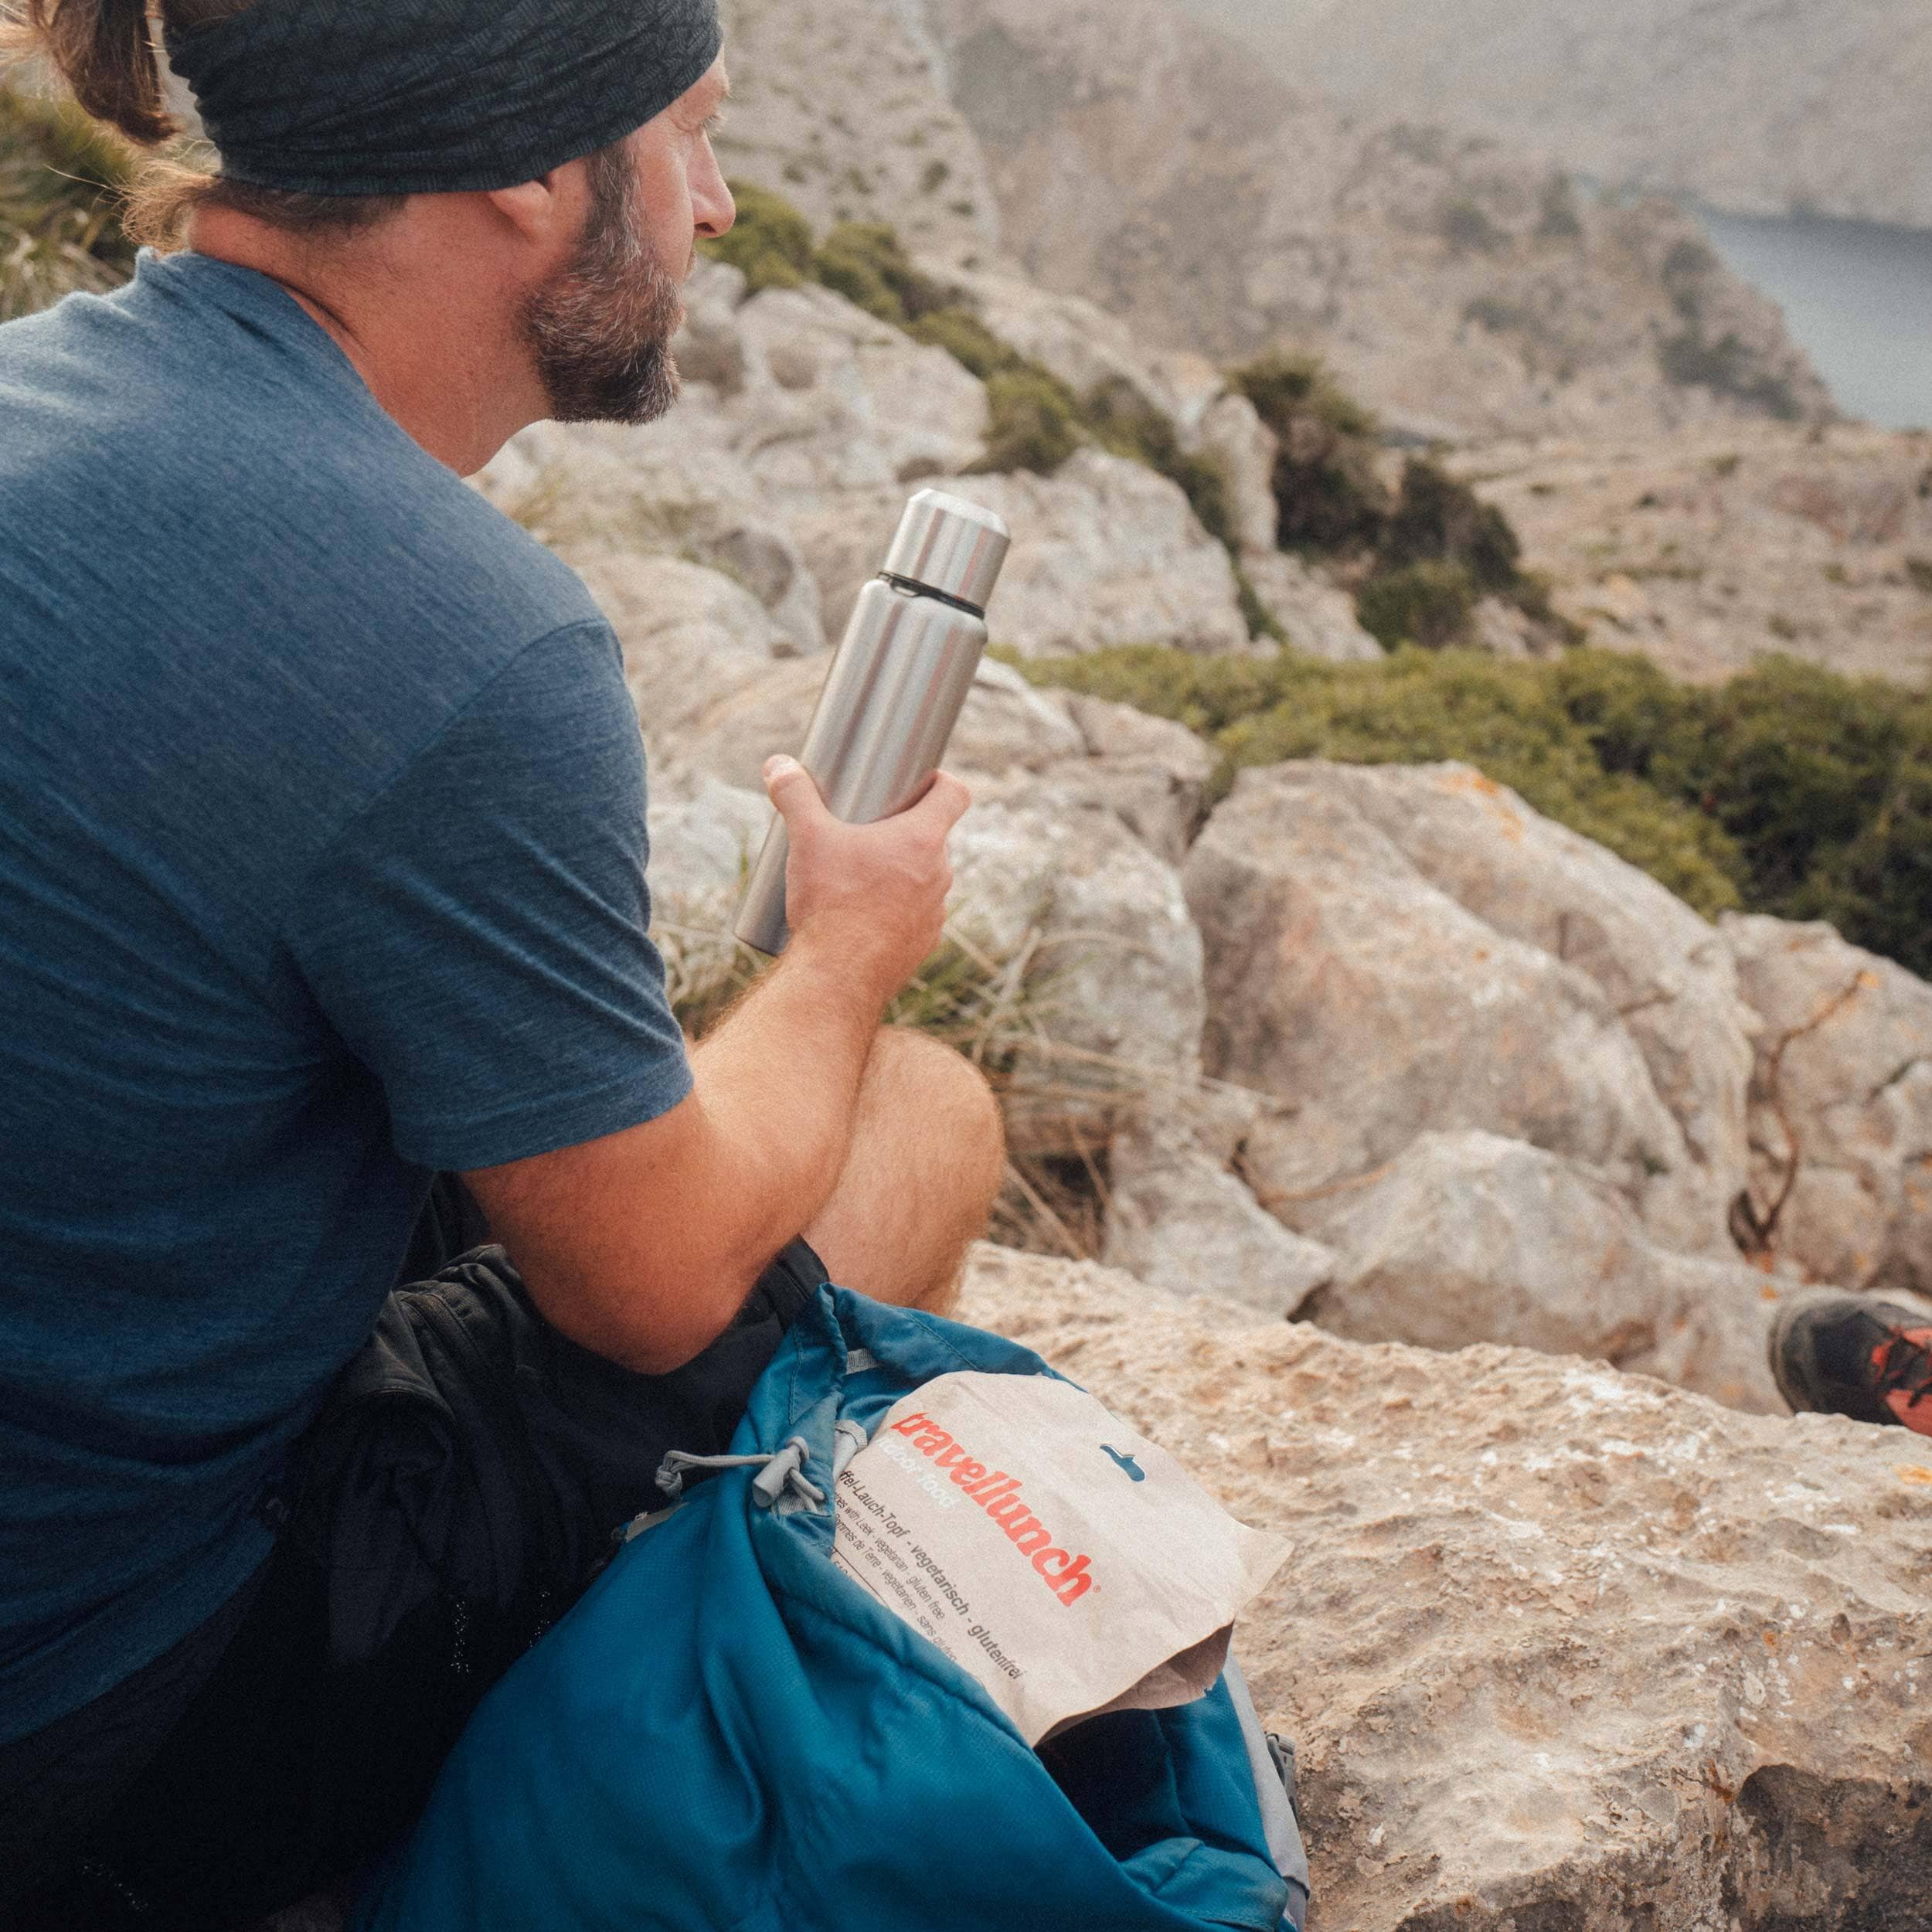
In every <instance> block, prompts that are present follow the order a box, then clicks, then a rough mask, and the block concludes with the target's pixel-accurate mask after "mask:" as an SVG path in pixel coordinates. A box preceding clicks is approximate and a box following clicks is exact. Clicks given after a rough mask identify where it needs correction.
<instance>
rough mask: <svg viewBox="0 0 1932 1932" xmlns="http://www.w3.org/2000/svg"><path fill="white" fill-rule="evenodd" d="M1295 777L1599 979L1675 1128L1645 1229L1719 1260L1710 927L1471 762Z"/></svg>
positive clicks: (1320, 771)
mask: <svg viewBox="0 0 1932 1932" xmlns="http://www.w3.org/2000/svg"><path fill="white" fill-rule="evenodd" d="M1295 770H1296V771H1297V773H1298V784H1301V786H1303V787H1315V788H1317V789H1318V790H1319V791H1321V793H1322V794H1324V795H1325V796H1326V797H1328V798H1331V799H1333V800H1335V801H1338V802H1342V803H1344V804H1345V805H1346V806H1347V807H1349V808H1352V809H1353V810H1354V811H1358V812H1359V813H1360V814H1361V815H1362V818H1365V819H1366V820H1367V821H1368V822H1369V824H1371V825H1373V826H1374V827H1375V828H1376V830H1377V831H1379V832H1382V833H1383V835H1385V836H1386V838H1389V840H1390V841H1391V842H1393V844H1394V845H1396V847H1397V848H1399V849H1400V851H1401V852H1402V855H1403V857H1404V858H1405V859H1407V860H1408V861H1409V862H1410V864H1411V865H1413V866H1414V867H1415V868H1416V869H1417V871H1418V872H1420V873H1421V875H1422V876H1423V878H1425V879H1427V880H1428V881H1429V883H1430V884H1431V885H1433V886H1436V887H1437V888H1438V889H1440V890H1441V891H1443V892H1445V893H1447V894H1448V895H1449V896H1450V897H1451V898H1452V899H1453V900H1455V901H1456V903H1458V905H1459V906H1462V907H1463V908H1464V910H1465V911H1468V912H1470V913H1474V914H1475V917H1477V918H1478V919H1480V920H1481V921H1482V922H1483V923H1484V924H1485V925H1486V926H1488V927H1492V928H1493V929H1494V930H1495V931H1497V932H1499V933H1504V934H1508V935H1509V937H1510V938H1512V939H1515V940H1522V942H1523V943H1524V944H1526V945H1531V946H1534V947H1536V948H1537V949H1538V950H1539V951H1542V952H1543V953H1546V954H1548V955H1549V957H1552V958H1553V959H1556V960H1559V961H1562V962H1563V964H1566V965H1569V966H1573V967H1574V968H1576V969H1577V971H1579V972H1581V973H1583V974H1584V975H1586V976H1587V977H1588V978H1590V979H1592V980H1594V981H1595V982H1596V984H1597V985H1598V986H1599V987H1600V988H1601V989H1602V991H1603V993H1604V997H1605V998H1607V1000H1608V1001H1609V1002H1611V1005H1612V1006H1613V1007H1614V1009H1616V1012H1617V1015H1618V1017H1619V1018H1620V1019H1621V1020H1622V1022H1623V1024H1624V1029H1625V1030H1626V1031H1627V1032H1628V1033H1629V1035H1630V1037H1631V1039H1633V1040H1634V1042H1635V1043H1636V1045H1637V1048H1638V1051H1639V1052H1640V1053H1641V1054H1642V1055H1643V1056H1644V1063H1645V1066H1647V1067H1648V1069H1649V1071H1650V1077H1651V1083H1652V1085H1653V1086H1654V1087H1655V1089H1656V1090H1657V1093H1658V1097H1660V1098H1661V1099H1662V1101H1663V1102H1664V1104H1665V1106H1666V1107H1668V1108H1669V1110H1670V1111H1671V1114H1672V1116H1673V1117H1674V1118H1675V1121H1676V1122H1677V1125H1678V1128H1679V1131H1680V1134H1681V1140H1682V1147H1681V1150H1680V1151H1671V1152H1668V1154H1666V1153H1665V1150H1664V1149H1662V1148H1659V1149H1658V1150H1657V1151H1658V1153H1659V1154H1660V1155H1664V1156H1665V1158H1668V1160H1669V1161H1670V1162H1671V1164H1672V1174H1671V1175H1669V1176H1668V1177H1667V1178H1666V1179H1665V1182H1664V1183H1663V1184H1661V1185H1658V1186H1655V1187H1652V1188H1650V1189H1647V1190H1646V1214H1647V1217H1648V1219H1649V1220H1650V1223H1651V1230H1652V1232H1653V1233H1655V1234H1658V1235H1659V1236H1662V1238H1663V1239H1664V1240H1665V1241H1666V1243H1668V1245H1670V1246H1672V1247H1682V1248H1687V1249H1692V1250H1710V1251H1712V1252H1714V1253H1723V1254H1726V1255H1729V1254H1730V1253H1733V1244H1732V1242H1731V1240H1730V1236H1729V1233H1728V1232H1727V1218H1726V1217H1727V1216H1728V1214H1729V1213H1730V1207H1731V1205H1732V1203H1733V1202H1734V1201H1735V1200H1736V1198H1737V1196H1738V1194H1739V1192H1740V1191H1741V1190H1742V1189H1743V1186H1744V1184H1745V1174H1746V1166H1747V1151H1746V1123H1745V1114H1746V1107H1745V1090H1746V1087H1747V1083H1748V1082H1749V1080H1750V1072H1751V1065H1752V1048H1751V1034H1752V1032H1753V1031H1754V1030H1755V1029H1756V1027H1757V1016H1756V1015H1755V1014H1754V1013H1753V1012H1752V1011H1751V1010H1750V1004H1749V1003H1747V1002H1741V1001H1740V997H1739V991H1738V976H1737V971H1736V966H1735V964H1734V963H1733V959H1732V957H1731V951H1730V947H1728V946H1726V944H1725V941H1724V939H1723V937H1722V936H1721V935H1720V934H1719V932H1718V930H1717V929H1716V927H1713V926H1712V925H1711V924H1710V923H1709V921H1707V920H1704V919H1702V918H1700V917H1699V916H1698V915H1697V914H1696V913H1694V912H1692V910H1691V909H1690V908H1689V906H1686V905H1685V904H1684V903H1683V902H1682V900H1679V899H1677V898H1675V897H1673V896H1672V894H1671V893H1669V892H1668V891H1667V890H1666V889H1665V888H1664V887H1663V886H1660V885H1659V884H1658V883H1657V881H1656V880H1655V879H1652V878H1651V876H1650V875H1649V874H1648V872H1640V871H1639V870H1638V869H1637V867H1635V866H1632V865H1630V864H1628V863H1627V862H1625V861H1624V860H1623V859H1619V858H1618V857H1617V855H1616V854H1615V853H1614V852H1607V851H1606V850H1605V849H1604V847H1602V846H1601V845H1597V844H1595V843H1594V842H1592V841H1591V840H1590V839H1587V838H1583V837H1581V836H1580V835H1578V834H1577V833H1576V832H1571V831H1570V830H1569V829H1568V828H1567V827H1566V826H1563V825H1558V824H1556V822H1555V821H1553V820H1552V819H1549V818H1543V817H1541V816H1540V815H1538V814H1537V813H1536V812H1534V811H1531V810H1530V808H1529V807H1528V806H1527V805H1526V804H1524V803H1523V801H1522V799H1521V798H1518V797H1517V795H1516V794H1515V793H1514V792H1513V791H1507V790H1505V788H1504V787H1502V786H1501V785H1498V784H1495V783H1494V782H1493V781H1492V780H1490V779H1488V778H1485V777H1484V776H1483V775H1482V774H1481V772H1479V771H1476V770H1473V769H1471V767H1469V766H1467V765H1461V764H1442V765H1415V766H1406V765H1373V766H1370V765H1338V764H1312V763H1311V764H1304V765H1299V766H1298V767H1295ZM1928 1144H1932V1143H1928Z"/></svg>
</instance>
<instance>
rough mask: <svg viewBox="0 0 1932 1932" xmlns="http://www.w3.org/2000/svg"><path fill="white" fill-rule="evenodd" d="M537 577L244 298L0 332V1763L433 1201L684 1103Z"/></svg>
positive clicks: (584, 697) (279, 295)
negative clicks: (440, 1190)
mask: <svg viewBox="0 0 1932 1932" xmlns="http://www.w3.org/2000/svg"><path fill="white" fill-rule="evenodd" d="M644 777H645V773H644V756H643V750H642V746H641V740H640V737H639V734H638V724H637V719H636V714H635V713H634V711H633V709H632V708H631V702H630V699H629V698H628V695H627V694H626V692H625V689H624V679H623V675H622V667H621V663H620V661H619V651H618V647H617V641H616V639H615V638H614V636H613V634H612V633H611V630H610V628H609V626H608V625H607V624H606V623H605V621H604V619H603V617H601V616H600V614H599V613H598V611H597V607H596V606H595V604H594V603H593V602H592V601H591V599H590V596H589V594H587V591H586V590H584V588H583V585H582V584H581V583H580V582H579V581H578V580H577V577H575V576H574V575H573V573H571V572H570V570H567V569H566V567H565V566H563V564H562V563H560V562H558V561H557V560H556V558H554V557H553V556H550V555H549V553H547V552H546V551H545V550H543V549H542V548H541V547H540V546H539V545H537V544H536V543H533V542H532V540H531V539H529V537H528V536H526V535H525V534H524V533H523V532H522V531H521V530H519V529H517V528H516V526H515V525H514V524H512V523H511V522H509V520H508V519H505V518H504V517H503V516H502V515H500V514H499V513H498V512H497V511H496V510H495V509H492V507H491V506H490V505H488V503H486V502H485V501H484V500H483V499H482V498H481V497H480V496H478V495H476V494H475V493H474V492H473V491H471V490H470V489H469V488H467V487H466V486H465V485H464V484H463V483H462V482H461V481H459V480H458V478H457V477H456V476H455V475H454V474H452V473H451V471H448V470H447V469H446V468H444V467H443V466H442V465H441V464H439V463H437V462H436V461H434V459H433V458H431V457H430V456H428V455H427V454H425V453H424V452H423V451H422V450H421V449H420V448H419V447H417V444H415V443H413V441H411V440H410V438H409V437H407V436H406V434H404V433H403V430H401V429H400V428H399V427H397V426H396V423H393V421H392V420H390V419H389V417H387V416H386V415H385V414H384V413H383V411H382V410H381V409H380V408H379V406H378V405H377V404H376V401H375V400H374V399H373V397H372V396H371V394H370V393H369V390H368V389H366V387H365V386H364V385H363V383H362V381H361V379H359V377H358V376H357V375H356V373H355V370H354V369H353V367H352V366H351V364H350V363H349V361H348V359H346V358H345V356H344V355H342V352H340V351H339V350H338V349H337V348H336V346H335V344H334V342H332V340H331V338H329V336H328V335H327V334H326V333H325V332H324V331H323V330H322V329H321V328H319V327H318V325H316V324H315V322H314V321H311V319H310V318H309V317H308V315H306V314H305V313H304V311H303V310H302V309H301V307H300V306H299V305H298V304H297V303H295V302H294V301H292V300H291V298H289V297H288V296H287V295H286V294H284V293H283V292H282V291H281V290H280V289H279V288H277V287H276V286H275V285H274V284H273V283H272V282H270V281H267V279H265V278H264V277H261V276H260V275H257V274H253V273H252V272H250V270H246V269H240V268H236V267H231V266H230V265H228V264H224V263H220V262H216V261H214V260H210V259H209V258H207V257H202V256H196V255H182V256H178V257H171V258H169V259H167V260H162V259H158V258H156V257H143V258H142V260H141V265H140V269H139V272H138V275H137V277H136V279H135V281H134V283H133V284H132V285H131V286H130V287H128V288H126V289H124V290H122V291H120V292H118V293H117V294H114V295H111V296H108V297H107V298H90V297H74V298H70V299H69V300H67V301H65V302H63V303H62V304H60V307H59V308H56V309H54V310H53V311H50V312H49V313H48V314H46V315H39V316H36V317H33V318H29V319H28V320H26V321H18V322H14V323H10V324H9V325H7V326H6V327H5V328H0V1740H8V1739H12V1738H15V1737H19V1736H25V1735H26V1734H28V1733H31V1732H32V1731H34V1730H38V1729H39V1728H40V1727H41V1726H43V1725H45V1724H46V1723H49V1722H51V1721H52V1720H53V1719H55V1718H56V1717H59V1716H62V1715H63V1714H64V1713H66V1712H68V1711H70V1710H72V1709H76V1708H77V1707H78V1706H80V1705H82V1704H83V1703H85V1702H87V1701H88V1700H89V1699H92V1698H94V1697H95V1696H98V1695H99V1694H100V1693H101V1692H104V1691H105V1690H107V1689H110V1688H111V1687H112V1686H113V1685H114V1684H115V1683H117V1682H119V1681H120V1680H121V1679H123V1678H124V1677H126V1676H127V1675H129V1674H130V1673H131V1672H133V1671H134V1670H135V1669H137V1668H139V1667H140V1666H141V1665H143V1664H144V1663H145V1662H148V1660H150V1659H151V1658H155V1657H156V1656H158V1655H160V1654H161V1653H162V1651H164V1650H166V1649H167V1648H169V1647H170V1646H171V1645H173V1644H174V1643H175V1642H176V1641H178V1640H179V1638H182V1637H183V1636H184V1635H185V1634H187V1633H188V1632H189V1631H190V1630H192V1628H194V1627H195V1626H196V1624H199V1623H200V1622H201V1621H203V1620H204V1619H205V1618H206V1617H208V1616H209V1615H210V1614H212V1613H213V1611H216V1609H217V1608H219V1607H220V1605H221V1604H223V1602H224V1601H225V1600H226V1599H227V1598H228V1597H230V1595H231V1594H233V1592H234V1591H235V1590H236V1589H237V1588H238V1587H240V1585H241V1584H242V1583H243V1582H245V1581H246V1580H247V1578H248V1577H249V1575H250V1573H251V1572H252V1571H253V1570H254V1569H255V1567H256V1566H257V1565H258V1564H259V1563H260V1562H261V1561H262V1560H263V1558H264V1556H266V1555H267V1551H268V1548H269V1542H270V1538H269V1533H268V1532H267V1529H264V1527H263V1526H262V1524H261V1523H260V1522H259V1521H258V1520H257V1517H256V1515H255V1512H256V1510H257V1506H258V1505H259V1503H260V1500H261V1498H262V1497H263V1495H264V1490H265V1488H267V1486H269V1485H271V1484H272V1483H273V1482H274V1480H275V1478H277V1475H278V1473H279V1471H280V1470H281V1467H282V1464H283V1463H284V1456H285V1451H287V1447H288V1445H289V1444H291V1441H293V1440H294V1438H295V1437H296V1436H297V1435H298V1434H299V1432H300V1431H301V1429H302V1428H303V1427H304V1425H305V1424H306V1423H308V1420H310V1418H311V1417H312V1416H313V1415H314V1413H315V1410H316V1408H317V1406H318V1401H319V1400H320V1398H321V1394H322V1393H323V1392H324V1390H325V1388H326V1387H327V1386H328V1383H329V1380H330V1379H331V1378H332V1376H334V1375H335V1372H336V1371H337V1370H338V1369H340V1368H341V1367H342V1365H343V1363H344V1362H346V1361H347V1360H348V1359H349V1356H350V1355H352V1354H353V1353H354V1352H355V1349H356V1348H357V1347H358V1346H359V1344H360V1343H361V1342H362V1341H363V1340H364V1338H366V1336H367V1335H368V1334H369V1330H370V1328H371V1326H372V1324H373V1321H374V1320H375V1318H376V1312H377V1310H378V1308H379V1306H380V1304H381V1303H382V1301H383V1297H384V1295H385V1294H386V1291H388V1290H389V1287H391V1286H392V1285H393V1282H394V1280H395V1277H396V1270H398V1268H399V1267H400V1265H401V1262H402V1258H403V1252H404V1250H405V1247H406V1245H407V1241H408V1237H409V1234H410V1229H411V1226H412V1224H413V1220H414V1219H415V1216H416V1215H417V1212H418V1210H419V1209H420V1206H422V1204H423V1199H424V1198H425V1196H426V1193H427V1187H428V1183H429V1179H430V1175H431V1172H432V1171H433V1170H434V1169H437V1168H453V1169H463V1168H478V1167H488V1166H493V1165H497V1164H498V1163H500V1162H506V1161H512V1160H516V1159H519V1158H523V1157H524V1156H526V1155H532V1154H539V1153H543V1152H546V1151H549V1150H550V1149H553V1148H558V1147H564V1146H570V1145H576V1144H577V1143H578V1142H580V1141H586V1140H590V1139H594V1138H597V1137H598V1136H600V1135H602V1134H610V1133H614V1132H616V1131H619V1130H621V1129H622V1128H628V1127H631V1126H633V1125H635V1124H638V1122H640V1121H645V1120H648V1119H651V1118H653V1117H655V1116H657V1115H658V1114H662V1113H663V1112H665V1111H667V1110H668V1108H670V1107H672V1106H674V1105H675V1104H677V1103H678V1102H679V1100H682V1098H683V1097H685V1094H687V1093H688V1092H689V1087H690V1076H689V1070H688V1069H687V1066H686V1063H685V1055H684V1048H683V1042H682V1038H681V1036H680V1035H679V1030H678V1027H677V1025H676V1023H675V1021H674V1019H672V1015H671V1013H670V1012H669V1009H668V1006H667V1005H666V1002H665V992H664V975H663V968H662V962H661V961H660V960H659V958H658V955H657V954H656V952H655V951H654V950H653V948H652V947H651V943H650V941H649V940H648V937H646V927H647V926H648V923H649V920H648V899H647V896H646V894H645V884H644V866H645V819H644V808H645V798H644Z"/></svg>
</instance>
